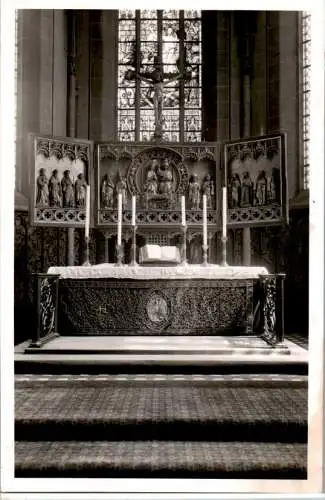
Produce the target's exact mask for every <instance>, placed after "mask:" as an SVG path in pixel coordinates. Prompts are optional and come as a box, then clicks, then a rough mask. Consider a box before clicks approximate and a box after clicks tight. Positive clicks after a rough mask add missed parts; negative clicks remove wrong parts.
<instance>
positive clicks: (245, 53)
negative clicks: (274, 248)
mask: <svg viewBox="0 0 325 500" xmlns="http://www.w3.org/2000/svg"><path fill="white" fill-rule="evenodd" d="M236 31H237V40H238V53H239V58H240V63H241V117H240V118H241V119H240V135H241V137H247V138H248V137H250V135H251V109H252V107H251V76H252V62H253V53H254V50H253V49H254V33H255V31H256V13H254V12H245V13H243V12H240V13H238V15H237V17H236ZM242 262H243V264H244V265H245V266H250V265H251V231H250V228H249V227H245V228H244V229H243V253H242Z"/></svg>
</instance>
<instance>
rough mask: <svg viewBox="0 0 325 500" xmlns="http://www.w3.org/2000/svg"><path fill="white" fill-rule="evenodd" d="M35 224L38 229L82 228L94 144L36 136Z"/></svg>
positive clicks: (33, 217) (32, 204)
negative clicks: (49, 227) (43, 227)
mask: <svg viewBox="0 0 325 500" xmlns="http://www.w3.org/2000/svg"><path fill="white" fill-rule="evenodd" d="M31 142H32V168H31V172H32V183H33V189H32V190H31V193H32V197H31V219H32V220H31V222H32V224H33V225H38V226H52V227H53V226H64V227H82V226H83V225H84V224H85V218H86V187H87V185H88V184H90V183H91V180H90V177H91V169H92V155H93V148H92V143H91V142H90V141H79V140H72V139H68V138H62V139H58V138H54V137H44V136H32V137H31Z"/></svg>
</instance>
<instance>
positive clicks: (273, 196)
mask: <svg viewBox="0 0 325 500" xmlns="http://www.w3.org/2000/svg"><path fill="white" fill-rule="evenodd" d="M268 201H270V202H275V201H277V182H276V169H273V171H272V175H271V176H270V178H269V181H268Z"/></svg>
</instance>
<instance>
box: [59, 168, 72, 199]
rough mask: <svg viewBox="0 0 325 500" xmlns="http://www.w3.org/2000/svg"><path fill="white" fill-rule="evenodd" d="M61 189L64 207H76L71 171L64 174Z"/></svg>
mask: <svg viewBox="0 0 325 500" xmlns="http://www.w3.org/2000/svg"><path fill="white" fill-rule="evenodd" d="M61 188H62V194H63V206H64V207H73V206H74V189H73V183H72V180H71V177H70V170H65V171H64V172H63V177H62V180H61Z"/></svg>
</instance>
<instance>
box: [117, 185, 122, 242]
mask: <svg viewBox="0 0 325 500" xmlns="http://www.w3.org/2000/svg"><path fill="white" fill-rule="evenodd" d="M117 244H118V245H119V246H120V245H122V193H118V197H117Z"/></svg>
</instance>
